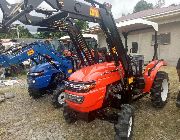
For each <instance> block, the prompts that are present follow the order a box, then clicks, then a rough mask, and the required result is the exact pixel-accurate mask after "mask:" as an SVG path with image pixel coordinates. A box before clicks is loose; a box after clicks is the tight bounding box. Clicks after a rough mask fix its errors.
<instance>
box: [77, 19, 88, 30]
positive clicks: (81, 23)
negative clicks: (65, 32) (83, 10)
mask: <svg viewBox="0 0 180 140" xmlns="http://www.w3.org/2000/svg"><path fill="white" fill-rule="evenodd" d="M76 25H77V26H78V27H79V28H80V30H86V29H87V28H88V27H89V24H88V22H85V21H82V20H77V21H76Z"/></svg>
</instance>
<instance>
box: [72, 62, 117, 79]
mask: <svg viewBox="0 0 180 140" xmlns="http://www.w3.org/2000/svg"><path fill="white" fill-rule="evenodd" d="M115 69H116V67H115V65H114V63H113V62H110V63H109V62H104V63H100V64H95V65H92V66H88V67H84V68H82V69H80V70H77V71H76V72H74V73H73V74H72V75H71V76H70V77H69V80H70V81H75V82H81V81H82V82H87V81H97V79H99V78H101V77H102V76H103V75H104V74H106V73H107V72H110V71H113V70H115Z"/></svg>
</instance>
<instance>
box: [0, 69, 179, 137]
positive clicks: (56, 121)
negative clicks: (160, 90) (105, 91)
mask: <svg viewBox="0 0 180 140" xmlns="http://www.w3.org/2000/svg"><path fill="white" fill-rule="evenodd" d="M165 71H167V72H168V73H169V77H170V83H171V85H170V97H169V99H168V103H167V105H166V106H165V108H164V109H154V108H153V107H152V106H151V102H150V97H148V96H147V97H145V98H143V99H141V100H139V101H138V102H136V103H134V104H133V105H134V107H135V109H136V110H135V125H134V138H133V139H134V140H179V139H180V109H178V108H176V106H175V101H176V96H177V90H178V78H177V74H176V71H175V68H173V67H168V68H165ZM4 92H14V93H16V97H15V98H13V99H10V100H6V101H5V102H3V103H0V140H12V139H13V140H25V139H27V140H36V139H37V140H77V139H78V140H94V139H97V140H113V139H114V129H113V124H111V123H108V122H105V121H102V120H97V119H96V120H94V121H93V122H90V123H86V122H83V121H77V122H76V123H75V124H72V125H68V124H66V123H65V121H64V119H63V114H62V110H61V109H54V107H53V106H52V104H51V97H50V96H45V97H43V98H41V99H40V100H33V99H31V98H30V97H29V95H28V93H27V87H26V86H25V85H20V86H14V87H5V88H0V94H1V93H4Z"/></svg>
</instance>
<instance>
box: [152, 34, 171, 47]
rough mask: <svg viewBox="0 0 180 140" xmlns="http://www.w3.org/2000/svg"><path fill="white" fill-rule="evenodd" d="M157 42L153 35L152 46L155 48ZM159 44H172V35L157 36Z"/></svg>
mask: <svg viewBox="0 0 180 140" xmlns="http://www.w3.org/2000/svg"><path fill="white" fill-rule="evenodd" d="M154 42H155V35H152V42H151V45H152V46H153V45H154ZM157 42H158V44H159V45H168V44H170V43H171V34H170V33H164V34H160V35H158V36H157Z"/></svg>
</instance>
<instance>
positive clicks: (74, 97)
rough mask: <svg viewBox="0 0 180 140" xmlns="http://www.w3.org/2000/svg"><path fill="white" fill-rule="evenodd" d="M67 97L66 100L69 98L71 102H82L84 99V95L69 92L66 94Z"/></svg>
mask: <svg viewBox="0 0 180 140" xmlns="http://www.w3.org/2000/svg"><path fill="white" fill-rule="evenodd" d="M65 98H66V100H69V101H71V102H74V103H78V104H81V103H83V101H84V97H83V96H77V95H73V94H68V93H66V94H65Z"/></svg>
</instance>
